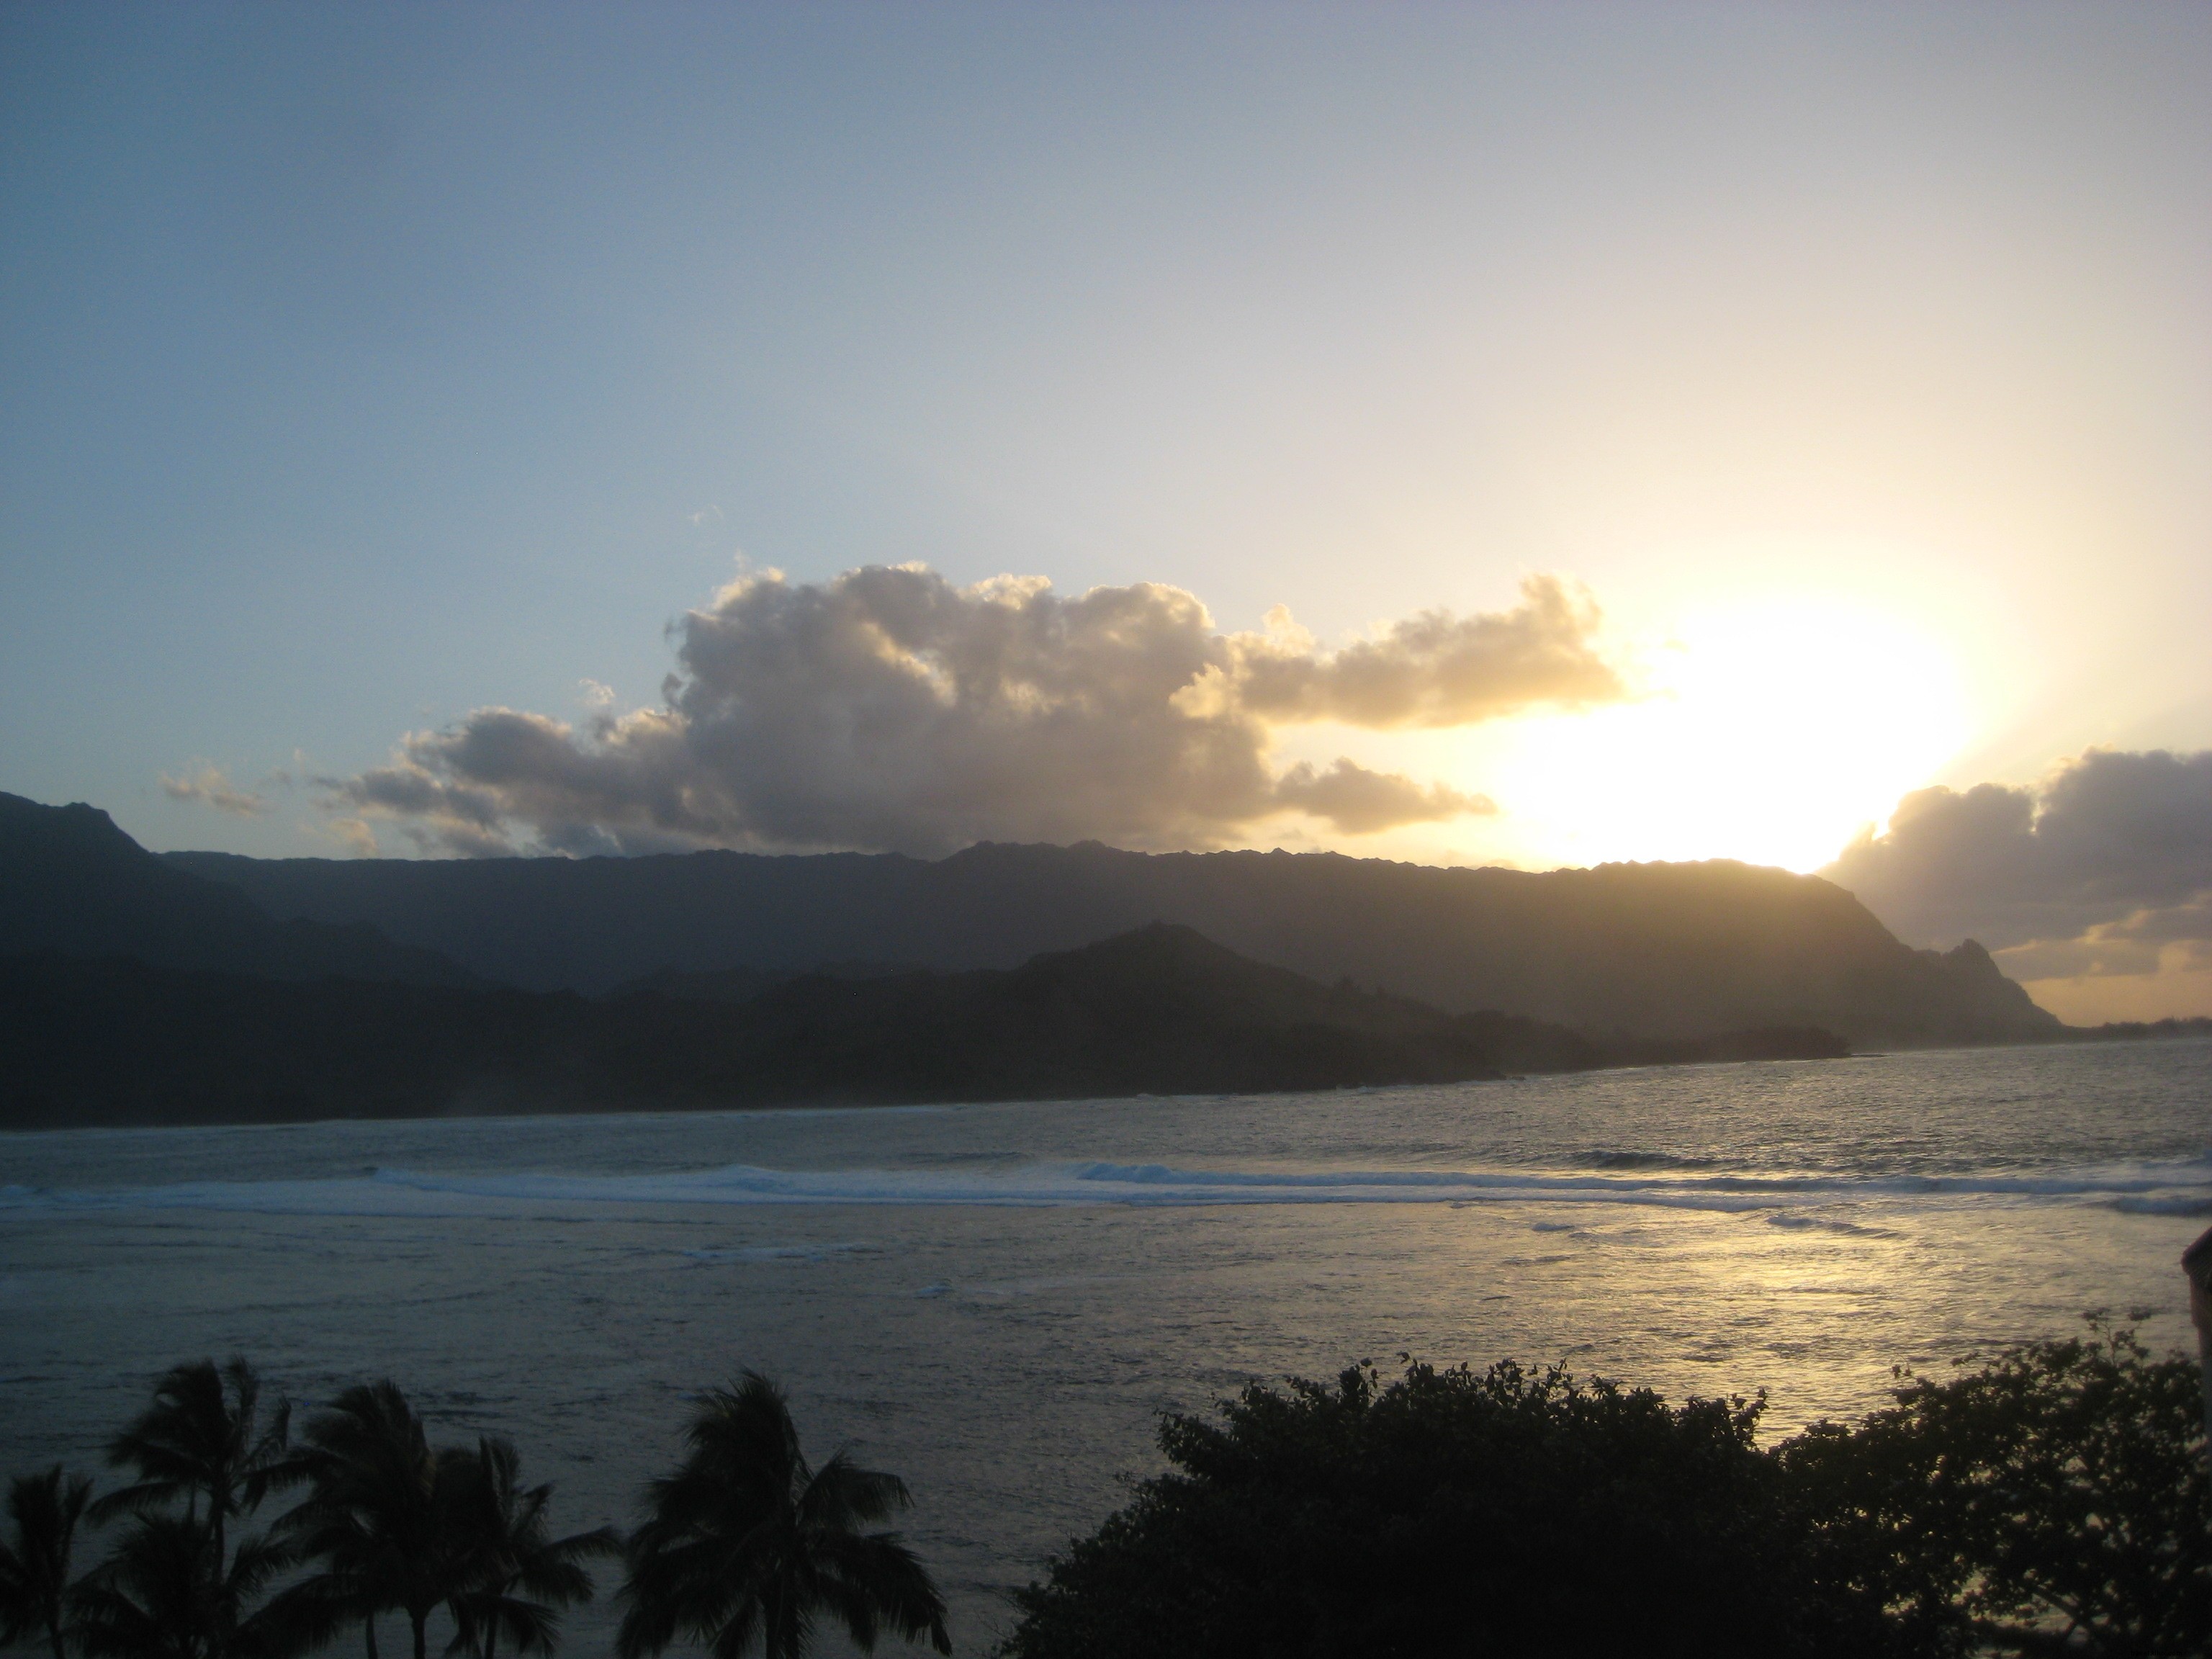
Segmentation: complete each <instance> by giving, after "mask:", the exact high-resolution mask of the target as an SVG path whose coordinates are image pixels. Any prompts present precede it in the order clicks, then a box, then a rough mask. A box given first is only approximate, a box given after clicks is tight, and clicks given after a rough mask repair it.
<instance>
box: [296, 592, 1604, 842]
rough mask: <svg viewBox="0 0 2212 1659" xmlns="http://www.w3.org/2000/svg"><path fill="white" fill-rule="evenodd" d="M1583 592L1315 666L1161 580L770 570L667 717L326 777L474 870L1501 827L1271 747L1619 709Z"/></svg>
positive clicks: (1413, 791) (488, 734)
mask: <svg viewBox="0 0 2212 1659" xmlns="http://www.w3.org/2000/svg"><path fill="white" fill-rule="evenodd" d="M1598 624H1599V616H1598V612H1597V610H1596V607H1595V605H1594V604H1593V603H1592V602H1591V601H1590V600H1589V598H1588V597H1587V596H1586V595H1584V594H1583V593H1582V592H1579V591H1578V590H1577V589H1575V588H1572V587H1571V586H1568V585H1567V584H1565V583H1564V582H1561V581H1559V580H1557V579H1554V578H1550V577H1536V578H1531V579H1530V580H1528V581H1527V582H1525V583H1524V584H1523V585H1522V594H1521V600H1520V603H1519V604H1518V605H1516V606H1514V607H1513V608H1512V609H1510V610H1508V611H1501V612H1498V613H1495V614H1490V615H1480V616H1474V617H1453V616H1451V615H1449V614H1448V613H1445V612H1442V611H1431V612H1425V613H1423V614H1422V615H1420V616H1418V617H1413V618H1410V619H1408V620H1406V621H1401V622H1399V623H1394V624H1391V625H1389V627H1386V628H1384V629H1380V630H1379V631H1377V632H1376V634H1375V635H1373V636H1372V637H1371V638H1369V639H1365V640H1361V641H1356V642H1355V643H1353V644H1352V645H1349V646H1347V647H1344V648H1342V649H1340V650H1336V651H1326V650H1323V649H1322V648H1321V647H1320V646H1319V645H1318V644H1317V643H1316V641H1314V639H1313V638H1312V636H1311V635H1309V634H1307V633H1306V632H1305V631H1304V629H1300V628H1299V627H1298V626H1297V623H1295V622H1293V621H1292V620H1291V618H1290V617H1289V615H1288V614H1287V613H1286V612H1284V611H1275V612H1273V613H1272V614H1271V616H1270V617H1269V618H1268V625H1267V629H1265V630H1264V631H1262V632H1259V633H1249V634H1224V633H1221V632H1219V631H1218V630H1217V629H1215V627H1214V625H1213V622H1212V617H1209V616H1208V615H1207V613H1206V607H1205V606H1204V605H1201V604H1200V602H1199V601H1198V599H1196V598H1195V597H1194V596H1193V595H1192V594H1190V593H1188V592H1185V591H1183V590H1182V589H1181V588H1177V587H1170V586H1163V585H1160V584H1156V583H1138V584H1135V585H1133V586H1127V587H1100V588H1094V589H1092V590H1091V592H1087V593H1085V594H1082V595H1080V596H1079V597H1076V598H1072V599H1063V598H1061V597H1060V595H1058V594H1056V593H1054V592H1053V591H1052V588H1051V585H1050V584H1049V583H1048V582H1047V581H1045V580H1043V579H1042V578H1039V577H1013V576H1002V577H998V578H995V579H994V580H990V581H987V582H983V583H980V584H978V585H976V586H972V587H966V588H962V587H956V586H953V585H952V584H951V583H950V582H948V581H946V580H945V579H944V578H943V577H941V576H939V575H938V574H936V573H935V572H933V571H931V570H928V569H927V568H922V567H920V566H901V567H896V568H893V567H884V566H871V567H867V568H862V569H858V570H852V571H848V572H847V573H845V574H843V575H841V576H838V577H836V579H834V580H830V581H827V582H822V583H793V582H791V581H788V580H786V579H785V578H784V577H783V576H782V575H781V574H780V573H778V572H775V571H769V572H766V573H763V574H757V575H751V576H748V577H746V578H744V579H743V580H739V581H738V582H735V583H733V584H732V585H731V586H729V587H727V588H726V589H724V590H723V591H722V592H720V594H719V595H717V596H716V598H715V600H714V604H713V605H710V606H708V608H706V609H704V610H701V611H693V612H691V613H690V615H688V616H687V617H684V620H683V621H682V622H681V623H679V624H678V626H677V627H676V629H674V630H673V632H674V635H675V638H676V641H677V658H678V667H677V671H675V672H674V673H672V674H671V675H670V676H669V677H668V679H667V681H666V682H665V684H664V686H663V696H664V702H663V706H662V707H660V708H649V709H641V710H638V711H636V712H635V713H632V714H625V715H621V716H616V715H614V714H599V715H597V716H595V717H593V718H592V719H590V720H586V722H584V723H583V724H582V725H581V726H572V725H569V724H568V723H565V722H562V721H560V720H554V719H551V718H550V717H548V716H545V715H543V714H528V713H524V712H520V711H518V710H514V709H508V708H486V709H480V710H478V711H477V712H476V713H475V714H471V715H470V716H469V717H468V719H466V720H464V721H462V722H461V723H460V724H459V725H458V726H453V727H451V728H448V729H447V730H444V731H439V732H418V733H416V734H414V735H412V736H410V737H409V738H406V739H405V740H404V742H403V743H402V744H401V746H400V749H399V750H398V753H397V755H395V757H394V758H393V760H392V763H391V764H390V765H387V766H384V767H380V768H376V769H372V770H370V771H368V772H365V773H363V774H362V775H359V776H358V777H354V778H346V779H335V780H325V785H326V787H327V789H328V791H329V793H330V796H331V804H332V805H333V806H334V807H335V808H336V809H337V810H340V811H349V812H355V813H362V814H368V815H371V816H377V817H386V818H392V819H396V820H398V821H399V822H400V823H402V825H403V827H404V828H406V829H408V831H409V833H411V834H413V835H415V836H416V837H417V838H418V840H421V841H422V842H424V843H425V844H426V845H435V846H436V847H438V848H441V849H442V850H447V851H453V852H460V853H483V852H506V851H510V850H515V849H516V848H521V847H526V846H538V847H542V848H547V849H550V850H559V851H567V852H574V853H584V852H593V851H624V852H638V851H647V850H656V849H661V848H678V847H693V846H706V845H719V846H732V847H776V848H816V847H851V848H892V849H898V850H903V851H910V852H918V853H936V852H942V851H945V850H948V849H950V848H956V847H959V846H963V845H965V844H967V843H968V842H973V841H977V840H1006V841H1059V842H1065V841H1075V840H1081V839H1084V838H1086V837H1097V838H1099V839H1102V840H1107V841H1115V842H1121V843H1123V844H1126V845H1137V846H1164V845H1178V846H1203V845H1209V844H1213V843H1217V842H1219V841H1221V840H1223V839H1225V838H1229V837H1231V836H1236V835H1237V834H1238V833H1240V832H1242V831H1243V830H1245V829H1248V828H1249V826H1251V825H1253V824H1255V823H1259V822H1261V821H1262V820H1264V819H1267V818H1268V817H1273V816H1276V815H1278V814H1282V813H1286V812H1302V813H1305V814H1307V815H1309V816H1311V817H1316V818H1319V819H1322V820H1325V821H1327V822H1328V823H1331V824H1333V825H1334V826H1335V827H1336V828H1337V829H1340V830H1342V831H1344V832H1346V833H1349V834H1362V833H1368V832H1371V831H1374V830H1378V829H1387V828H1389V827H1392V826H1393V825H1396V824H1401V823H1418V822H1423V821H1429V820H1435V819H1440V818H1445V817H1454V816H1457V815H1459V814H1461V813H1465V812H1478V811H1492V810H1495V809H1494V808H1492V806H1491V805H1490V803H1488V802H1487V801H1486V800H1483V799H1481V798H1480V797H1474V796H1466V795H1462V794H1460V793H1456V792H1455V791H1453V790H1451V789H1449V788H1447V787H1443V786H1442V785H1431V786H1428V787H1424V786H1422V785H1420V784H1419V783H1416V782H1415V781H1413V780H1412V779H1409V778H1406V777H1402V776H1399V775H1394V774H1382V773H1376V772H1371V771H1369V770H1367V769H1364V768H1362V767H1359V766H1357V765H1355V764H1353V763H1351V762H1350V761H1348V760H1340V761H1339V762H1337V763H1336V764H1335V765H1334V766H1333V767H1332V768H1330V769H1328V771H1326V772H1321V771H1316V769H1314V768H1312V767H1311V766H1310V765H1304V766H1299V767H1294V768H1292V769H1290V770H1289V771H1287V772H1285V773H1283V774H1280V775H1277V774H1275V773H1274V772H1273V771H1271V769H1270V768H1269V765H1268V763H1267V755H1268V752H1269V749H1270V746H1271V744H1272V741H1273V738H1272V733H1273V730H1274V728H1276V727H1279V726H1288V725H1295V724H1302V723H1311V722H1317V721H1334V722H1340V723H1344V724H1349V725H1353V726H1366V727H1370V728H1384V727H1418V726H1451V725H1459V724H1464V723H1468V722H1470V721H1474V720H1487V719H1494V718H1497V717H1498V716H1501V715H1505V714H1514V713H1516V712H1519V711H1521V710H1523V709H1527V708H1533V707H1537V706H1553V707H1557V706H1569V707H1574V706H1582V705H1586V704H1591V703H1596V702H1607V701H1612V700H1615V699H1618V698H1620V697H1621V696H1624V695H1626V693H1625V688H1624V687H1623V685H1622V683H1621V681H1620V677H1619V675H1618V674H1617V673H1616V672H1615V671H1614V670H1613V667H1612V666H1611V665H1609V664H1608V663H1607V661H1606V659H1604V657H1603V656H1602V655H1601V653H1600V652H1599V650H1598V648H1597V645H1596V642H1595V635H1596V632H1597V629H1598Z"/></svg>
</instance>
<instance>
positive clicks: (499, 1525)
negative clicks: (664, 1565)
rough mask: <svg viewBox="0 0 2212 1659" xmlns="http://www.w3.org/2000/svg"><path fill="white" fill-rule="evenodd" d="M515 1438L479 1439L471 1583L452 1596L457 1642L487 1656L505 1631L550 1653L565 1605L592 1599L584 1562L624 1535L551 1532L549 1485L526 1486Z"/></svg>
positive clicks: (467, 1506) (466, 1534)
mask: <svg viewBox="0 0 2212 1659" xmlns="http://www.w3.org/2000/svg"><path fill="white" fill-rule="evenodd" d="M521 1468H522V1460H521V1456H520V1454H519V1453H517V1452H516V1450H515V1449H514V1446H513V1443H512V1442H511V1441H508V1440H506V1439H502V1438H500V1437H489V1438H484V1439H480V1440H478V1441H477V1449H476V1453H475V1455H474V1456H473V1457H472V1458H471V1460H470V1468H469V1469H468V1477H469V1478H468V1481H467V1483H466V1487H465V1493H464V1497H463V1501H462V1512H461V1516H460V1533H461V1547H462V1548H463V1550H464V1551H465V1554H466V1561H465V1566H464V1577H465V1579H466V1581H467V1585H468V1588H467V1589H465V1590H463V1591H461V1592H460V1593H459V1594H458V1595H455V1596H453V1599H452V1609H453V1622H454V1623H455V1625H456V1626H458V1627H459V1632H460V1633H459V1637H458V1638H456V1640H457V1642H458V1643H459V1644H461V1645H463V1646H465V1648H466V1649H467V1650H469V1651H470V1652H471V1653H474V1654H477V1655H478V1656H480V1659H497V1656H498V1653H499V1650H500V1643H501V1638H505V1639H506V1642H507V1645H508V1646H509V1647H511V1648H513V1650H515V1651H516V1652H518V1653H550V1652H552V1651H553V1648H554V1644H555V1642H556V1639H557V1636H558V1632H559V1629H560V1623H561V1620H560V1613H559V1612H558V1609H560V1608H562V1607H569V1606H572V1605H574V1603H576V1602H579V1601H590V1600H591V1599H592V1576H591V1574H590V1573H589V1572H587V1571H586V1570H585V1568H584V1565H583V1564H584V1562H585V1561H586V1559H589V1558H591V1557H592V1556H595V1555H617V1554H619V1553H621V1551H622V1539H621V1537H620V1535H619V1534H617V1533H616V1532H615V1531H614V1529H613V1528H611V1527H601V1528H598V1529H596V1530H595V1531H592V1532H584V1533H577V1534H573V1535H572V1536H570V1537H567V1538H550V1537H548V1536H547V1531H546V1524H545V1515H546V1508H547V1505H548V1504H550V1501H551V1498H552V1496H553V1488H552V1487H551V1486H523V1485H522V1480H521Z"/></svg>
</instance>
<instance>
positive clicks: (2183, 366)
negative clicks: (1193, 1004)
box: [0, 4, 2212, 1018]
mask: <svg viewBox="0 0 2212 1659" xmlns="http://www.w3.org/2000/svg"><path fill="white" fill-rule="evenodd" d="M0 224H4V225H5V226H6V227H7V231H6V234H5V235H4V236H0V711H4V714H5V719H4V720H0V788H4V789H6V790H8V791H9V792H12V793H20V794H24V795H27V796H30V797H32V798H33V799H42V800H49V801H63V800H74V799H84V800H88V801H91V802H93V803H94V804H95V805H100V806H103V807H106V809H107V810H109V811H111V812H112V813H113V814H114V816H115V817H116V818H117V820H118V822H119V823H122V824H123V826H124V827H125V829H128V830H130V831H131V833H132V834H133V835H135V836H137V837H138V838H139V839H140V840H141V841H143V842H145V843H146V844H147V845H149V846H151V847H155V848H179V847H217V848H230V849H233V850H237V851H241V852H248V853H254V854H264V855H284V854H322V855H328V856H343V855H349V854H362V853H367V852H370V851H374V852H377V853H380V854H384V855H387V856H400V855H422V854H430V855H450V854H466V853H482V852H487V851H492V852H496V851H507V850H513V851H528V852H565V853H572V854H573V853H591V852H605V851H629V852H636V851H646V850H655V849H659V848H670V847H684V846H696V845H706V844H718V845H735V846H757V847H768V848H789V849H795V850H805V849H808V848H817V847H827V846H859V847H869V848H898V849H902V850H907V851H912V852H917V853H923V854H931V853H937V852H941V851H944V850H948V849H949V848H951V847H953V846H957V845H959V844H964V842H967V841H972V840H975V839H1001V840H1013V839H1054V840H1073V839H1079V838H1082V837H1084V836H1097V838H1100V839H1104V840H1108V841H1111V842H1117V843H1118V844H1122V845H1130V846H1139V847H1169V846H1276V845H1281V846H1286V847H1291V848H1337V849H1340V850H1342V851H1346V852H1350V853H1356V854H1364V855H1374V856H1387V857H1394V858H1403V859H1411V860H1419V861H1424V862H1436V863H1461V864H1482V863H1510V864H1515V865H1518V866H1524V867H1528V868H1538V869H1541V868H1547V867H1552V866H1558V865H1562V864H1571V865H1579V864H1589V863H1594V862H1599V861H1603V860H1618V859H1677V858H1704V857H1734V858H1742V859H1746V860H1752V861H1755V862H1761V863H1774V864H1780V865H1783V866H1787V867H1790V868H1792V869H1796V870H1802V871H1808V872H1811V871H1825V872H1827V873H1829V874H1830V875H1831V876H1832V878H1837V879H1839V880H1844V882H1845V884H1847V885H1850V886H1852V887H1853V890H1855V891H1857V892H1859V893H1860V895H1861V896H1862V897H1863V898H1865V899H1866V900H1867V901H1868V902H1869V904H1870V905H1871V906H1872V907H1873V908H1875V911H1876V914H1877V915H1881V916H1882V918H1883V920H1884V921H1887V922H1888V923H1889V924H1890V925H1891V926H1892V927H1894V928H1896V929H1897V930H1898V931H1899V933H1900V936H1902V937H1905V938H1906V939H1908V940H1909V942H1911V943H1913V944H1916V945H1947V946H1948V945H1951V944H1954V943H1956V942H1957V940H1958V939H1960V938H1963V937H1967V936H1972V937H1977V938H1981V939H1983V940H1984V943H1985V944H1988V945H1990V946H1991V948H1992V949H1994V950H1996V951H1997V952H1998V959H1999V962H2000V963H2001V964H2003V965H2005V966H2006V967H2007V969H2008V971H2011V972H2013V973H2015V976H2017V977H2021V978H2023V979H2025V980H2027V981H2028V982H2029V983H2030V985H2031V988H2032V989H2033V991H2034V993H2035V994H2037V996H2038V997H2039V1000H2043V1001H2044V1002H2045V1005H2046V1006H2051V1007H2053V1008H2055V1009H2057V1011H2058V1012H2061V1013H2062V1014H2063V1015H2065V1016H2066V1017H2068V1018H2121V1017H2136V1016H2154V1015H2158V1014H2164V1013H2204V1012H2212V761H2207V760H2206V759H2205V758H2204V756H2205V754H2206V751H2208V750H2212V650H2208V649H2207V648H2206V647H2205V644H2204V639H2205V635H2206V632H2207V629H2206V624H2207V621H2208V619H2212V283H2208V281H2207V273H2208V272H2212V9H2208V8H2206V7H2203V6H2201V5H2156V4H2148V5H2139V6H2128V7H2083V6H2077V5H2066V6H2052V7H2042V6H2036V5H2012V4H2008V5H2002V6H1946V5H1929V4H1923V5H1912V6H1894V7H1885V6H1878V5H1875V6H1842V5H1834V6H1818V7H1815V6H1806V7H1792V6H1789V5H1780V4H1769V5H1760V6H1730V5H1713V4H1705V5H1696V6H1670V5H1667V4H1638V5H1633V6H1630V5H1576V4H1556V5H1545V6H1533V5H1527V4H1513V5H1496V6H1482V5H1473V4H1468V5H1456V6H1448V7H1447V6H1437V7H1423V6H1410V5H1397V6H1394V5H1380V6H1370V5H1361V6H1352V5H1348V4H1346V5H1337V6H1298V5H1293V4H1271V5H1267V6H1265V7H1254V6H1237V5H1204V4H1189V5H1180V6H1173V7H1147V6H1143V5H1115V6H1099V7H1085V6H1077V5H1054V6H1045V7H1038V6H1034V5H1031V6H1006V7H969V6H950V5H910V6H906V5H902V6H890V5H880V6H866V7H853V8H841V7H837V6H834V5H821V6H808V7H804V8H800V7H787V6H779V7H761V8H747V7H742V6H718V7H708V6H684V7H672V6H659V7H656V6H650V5H646V6H628V7H621V8H614V7H597V8H565V7H561V6H545V5H541V6H531V7H521V6H501V5H490V4H486V5H477V6H471V7H466V8H459V7H410V6H405V5H388V6H375V7H369V6H353V7H345V8H333V7H319V6H313V5H297V4H295V5H285V6H282V7H273V6H270V7H263V6H222V5H211V4H210V5H193V6H162V7H140V8H134V7H129V6H114V7H103V8H63V7H34V6H19V7H13V8H9V9H5V10H4V11H0ZM909 567H911V568H909ZM2160 757H2163V758H2162V759H2161V758H2160Z"/></svg>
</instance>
